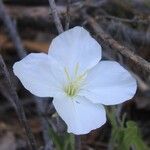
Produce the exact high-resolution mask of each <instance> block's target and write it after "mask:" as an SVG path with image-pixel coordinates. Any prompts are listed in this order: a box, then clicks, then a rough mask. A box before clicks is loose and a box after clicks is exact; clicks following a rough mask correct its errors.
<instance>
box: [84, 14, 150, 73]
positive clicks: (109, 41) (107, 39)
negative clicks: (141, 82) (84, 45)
mask: <svg viewBox="0 0 150 150" xmlns="http://www.w3.org/2000/svg"><path fill="white" fill-rule="evenodd" d="M82 16H83V18H84V19H86V20H87V22H88V23H89V24H90V26H91V27H92V28H93V30H94V32H95V33H96V34H97V35H98V37H99V39H100V41H101V42H103V43H104V44H106V45H107V46H109V47H110V48H111V49H113V50H115V51H116V52H118V53H120V54H121V55H123V56H124V57H126V58H128V59H129V60H131V61H132V62H134V64H135V65H136V66H137V67H140V68H141V69H142V70H143V71H146V72H148V73H150V63H149V62H148V61H146V60H145V59H143V58H142V57H140V56H138V55H137V54H135V53H134V52H132V51H131V50H130V49H128V48H126V47H125V46H122V45H121V44H119V43H118V42H117V41H115V40H114V39H113V38H112V37H111V36H109V35H108V34H106V33H105V32H104V31H103V29H102V28H101V27H100V25H99V24H98V23H97V22H96V21H95V20H94V19H93V18H92V17H90V16H89V15H87V14H86V13H85V12H82Z"/></svg>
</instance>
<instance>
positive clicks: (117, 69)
mask: <svg viewBox="0 0 150 150" xmlns="http://www.w3.org/2000/svg"><path fill="white" fill-rule="evenodd" d="M86 83H87V84H86V85H85V87H84V88H85V89H84V90H82V91H81V93H80V94H81V95H82V96H85V97H87V98H88V99H90V100H91V101H92V102H94V103H101V104H105V105H113V104H119V103H122V102H124V101H126V100H129V99H131V98H132V97H133V96H134V94H135V92H136V89H137V83H136V80H135V79H134V78H133V77H132V76H131V74H130V73H129V72H128V71H127V70H125V69H124V68H123V67H122V66H121V65H119V63H117V62H115V61H101V62H100V63H99V64H97V65H96V66H95V67H94V68H93V69H91V70H90V71H89V74H88V76H87V79H86Z"/></svg>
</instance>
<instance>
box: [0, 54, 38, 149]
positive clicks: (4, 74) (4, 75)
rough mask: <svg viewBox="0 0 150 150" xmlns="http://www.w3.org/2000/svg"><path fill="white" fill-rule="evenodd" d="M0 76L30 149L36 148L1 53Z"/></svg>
mask: <svg viewBox="0 0 150 150" xmlns="http://www.w3.org/2000/svg"><path fill="white" fill-rule="evenodd" d="M0 77H1V78H0V79H1V80H3V81H5V82H6V86H7V89H8V90H9V94H10V95H11V99H9V100H10V102H11V103H12V104H13V106H14V108H15V110H16V112H17V115H18V117H19V120H20V122H21V124H22V126H23V127H24V128H25V131H26V134H27V137H28V140H29V142H30V146H31V149H32V150H37V147H36V142H35V139H34V136H33V134H32V131H31V129H30V127H29V125H28V122H27V119H26V116H25V112H24V109H23V106H22V104H21V103H20V100H19V98H18V95H17V93H16V91H15V88H14V86H13V84H12V83H11V79H10V75H9V72H8V70H7V68H6V65H5V63H4V61H3V58H2V56H1V55H0Z"/></svg>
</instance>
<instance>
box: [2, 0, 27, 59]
mask: <svg viewBox="0 0 150 150" xmlns="http://www.w3.org/2000/svg"><path fill="white" fill-rule="evenodd" d="M0 18H1V19H2V20H3V23H4V25H5V26H6V27H7V30H8V34H9V36H10V38H11V39H12V41H13V43H14V45H15V47H16V49H17V51H18V55H19V56H20V57H21V58H23V57H24V56H25V55H26V52H25V50H24V49H23V46H22V45H21V44H20V43H21V40H20V38H19V35H18V33H17V29H16V27H15V24H14V22H12V20H11V18H10V16H9V15H8V14H7V12H6V10H5V7H4V5H3V3H2V0H0Z"/></svg>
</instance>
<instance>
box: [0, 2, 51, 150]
mask: <svg viewBox="0 0 150 150" xmlns="http://www.w3.org/2000/svg"><path fill="white" fill-rule="evenodd" d="M0 17H1V18H2V20H3V22H4V24H5V26H6V27H7V29H8V31H9V33H10V37H11V40H12V41H13V43H14V45H15V47H16V50H17V53H18V55H19V57H20V58H23V57H25V56H26V55H27V53H26V51H25V50H24V48H23V45H22V42H21V39H20V36H19V34H18V32H17V29H16V26H15V25H14V24H13V22H12V21H11V18H10V16H9V15H8V14H7V12H6V11H5V7H4V5H3V3H2V1H1V0H0ZM34 99H35V102H36V104H37V108H39V109H37V111H39V114H40V113H41V112H42V111H43V110H44V109H45V108H42V106H41V107H40V105H41V103H39V100H40V99H39V98H37V97H34ZM18 107H19V106H18ZM20 107H21V108H22V109H23V106H22V105H21V104H20ZM18 109H19V108H18ZM19 113H20V112H19ZM24 115H25V114H24ZM21 117H22V116H21ZM23 117H24V116H23ZM40 117H42V116H40ZM43 119H44V118H41V121H42V122H41V123H42V126H43V129H46V130H47V129H48V128H47V127H48V125H46V124H45V122H43ZM26 124H27V122H26ZM27 127H28V126H27ZM27 129H28V130H26V131H28V132H27V135H28V137H29V140H30V144H31V147H32V149H33V150H36V149H37V148H36V147H37V146H36V142H35V139H34V136H33V134H32V132H31V129H30V128H29V127H28V128H27ZM43 137H44V140H45V139H47V138H49V136H48V130H47V132H45V131H44V132H43ZM50 141H51V140H50V138H49V140H47V141H45V143H46V145H50V144H49V142H50ZM47 142H48V143H47ZM49 149H51V147H49Z"/></svg>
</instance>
